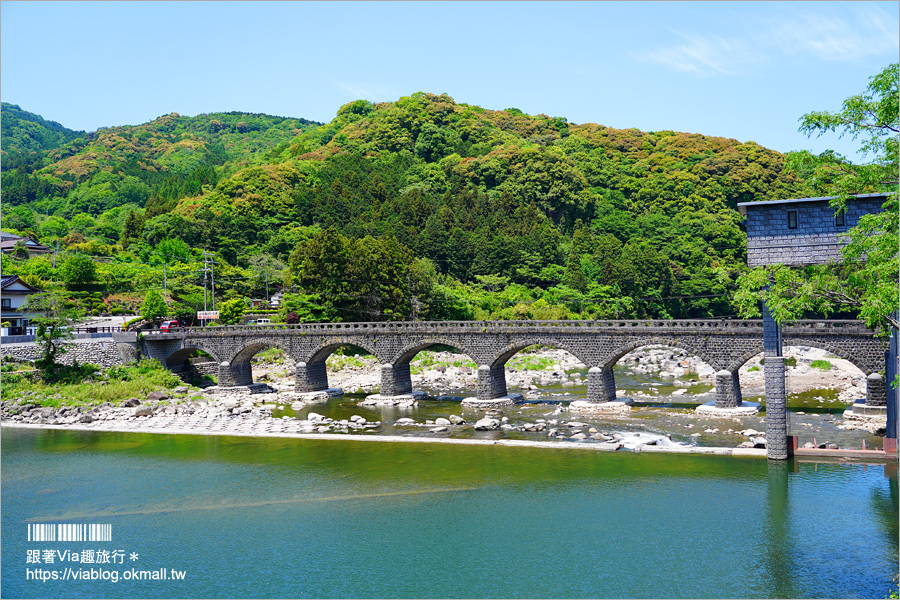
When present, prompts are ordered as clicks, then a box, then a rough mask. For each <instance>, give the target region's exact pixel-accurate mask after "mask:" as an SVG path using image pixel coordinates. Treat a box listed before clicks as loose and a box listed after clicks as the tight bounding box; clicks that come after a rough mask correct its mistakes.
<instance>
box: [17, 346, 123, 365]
mask: <svg viewBox="0 0 900 600" xmlns="http://www.w3.org/2000/svg"><path fill="white" fill-rule="evenodd" d="M65 347H66V349H67V351H66V353H65V354H63V355H61V356H59V357H58V358H57V362H59V363H61V364H64V365H71V364H72V361H73V360H77V361H78V362H79V363H82V364H83V363H91V364H94V365H100V366H101V367H104V368H108V367H112V366H114V365H122V364H126V363H127V362H128V361H127V360H126V361H123V360H122V357H121V356H120V355H119V352H118V349H117V348H116V344H114V343H113V342H112V340H110V341H108V342H81V343H73V344H66V345H65ZM0 356H3V357H6V356H11V357H12V358H13V359H14V360H16V361H32V360H37V359H38V358H40V357H41V355H40V349H39V348H38V346H36V345H29V346H2V347H0Z"/></svg>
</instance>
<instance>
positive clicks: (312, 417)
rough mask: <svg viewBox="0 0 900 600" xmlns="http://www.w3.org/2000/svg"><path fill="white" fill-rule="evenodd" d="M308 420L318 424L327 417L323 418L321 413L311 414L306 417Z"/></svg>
mask: <svg viewBox="0 0 900 600" xmlns="http://www.w3.org/2000/svg"><path fill="white" fill-rule="evenodd" d="M306 420H307V421H312V422H313V423H318V422H319V421H324V420H325V417H323V416H322V415H320V414H319V413H315V412H311V413H309V414H308V415H306Z"/></svg>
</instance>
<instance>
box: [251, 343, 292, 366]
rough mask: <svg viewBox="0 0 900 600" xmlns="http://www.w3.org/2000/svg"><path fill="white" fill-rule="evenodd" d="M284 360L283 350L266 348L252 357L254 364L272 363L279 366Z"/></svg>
mask: <svg viewBox="0 0 900 600" xmlns="http://www.w3.org/2000/svg"><path fill="white" fill-rule="evenodd" d="M284 360H285V357H284V350H282V349H281V348H274V347H273V348H266V349H265V350H262V351H260V352H257V353H256V355H255V356H254V357H253V362H254V363H274V364H280V363H283V362H284Z"/></svg>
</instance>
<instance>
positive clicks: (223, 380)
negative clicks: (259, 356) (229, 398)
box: [219, 361, 253, 387]
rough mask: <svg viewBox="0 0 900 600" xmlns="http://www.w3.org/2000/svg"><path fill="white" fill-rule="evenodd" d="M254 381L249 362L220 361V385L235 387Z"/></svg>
mask: <svg viewBox="0 0 900 600" xmlns="http://www.w3.org/2000/svg"><path fill="white" fill-rule="evenodd" d="M252 383H253V371H252V370H251V368H250V363H249V362H244V363H238V364H236V365H233V364H231V363H229V362H227V361H226V362H223V363H219V387H234V386H239V385H250V384H252Z"/></svg>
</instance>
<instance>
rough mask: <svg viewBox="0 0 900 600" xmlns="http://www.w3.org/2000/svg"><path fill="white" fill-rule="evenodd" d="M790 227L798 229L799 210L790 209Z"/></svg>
mask: <svg viewBox="0 0 900 600" xmlns="http://www.w3.org/2000/svg"><path fill="white" fill-rule="evenodd" d="M788 229H797V211H796V210H789V211H788Z"/></svg>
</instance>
